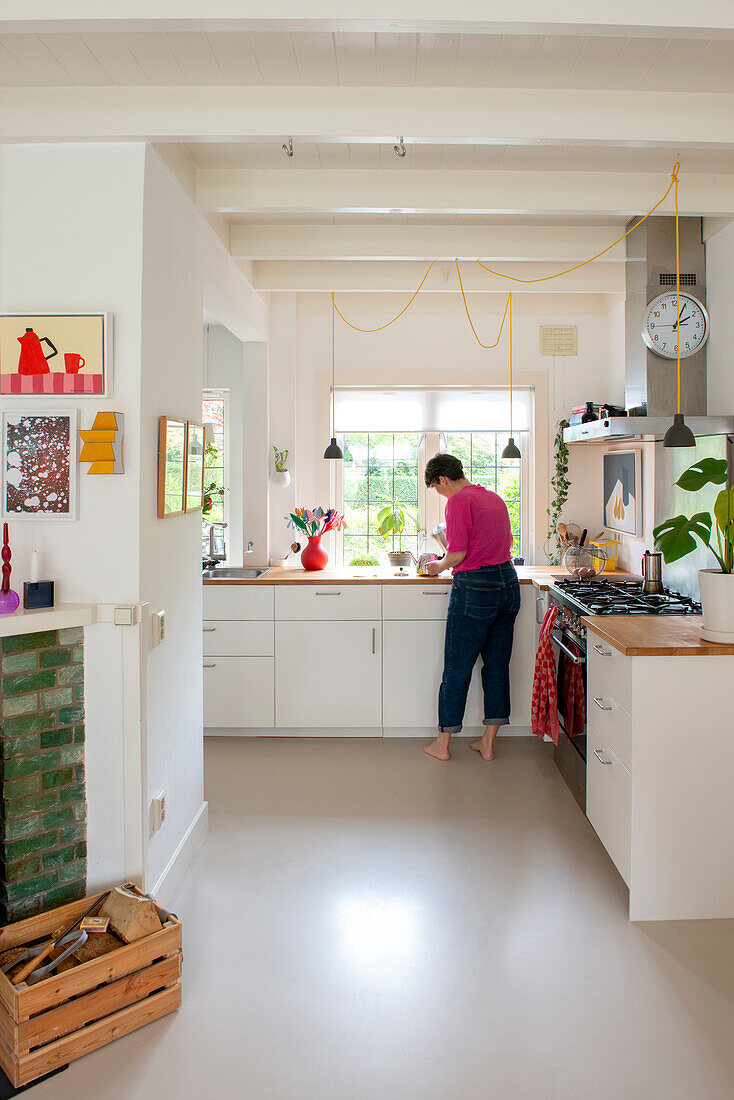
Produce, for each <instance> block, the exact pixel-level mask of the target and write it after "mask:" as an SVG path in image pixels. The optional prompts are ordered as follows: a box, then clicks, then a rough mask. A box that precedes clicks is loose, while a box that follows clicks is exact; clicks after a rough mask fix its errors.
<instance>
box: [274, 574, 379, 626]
mask: <svg viewBox="0 0 734 1100" xmlns="http://www.w3.org/2000/svg"><path fill="white" fill-rule="evenodd" d="M381 606H382V601H381V599H380V585H379V584H372V585H371V584H344V585H339V584H324V585H320V584H312V583H311V582H307V583H305V584H300V585H296V584H293V585H291V584H287V585H286V584H284V585H279V586H278V587H277V588H276V591H275V617H276V619H278V620H280V621H287V620H289V619H295V620H298V619H307V620H315V619H323V620H332V619H379V618H381Z"/></svg>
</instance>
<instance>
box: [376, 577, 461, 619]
mask: <svg viewBox="0 0 734 1100" xmlns="http://www.w3.org/2000/svg"><path fill="white" fill-rule="evenodd" d="M450 596H451V584H450V583H446V584H427V585H416V584H410V586H408V585H405V586H402V585H399V584H386V585H384V586H383V589H382V617H383V619H385V620H388V619H397V620H404V619H441V621H442V622H446V612H447V610H448V606H449V598H450Z"/></svg>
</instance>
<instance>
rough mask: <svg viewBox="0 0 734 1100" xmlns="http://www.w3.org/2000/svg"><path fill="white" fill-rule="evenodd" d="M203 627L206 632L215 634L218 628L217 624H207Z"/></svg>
mask: <svg viewBox="0 0 734 1100" xmlns="http://www.w3.org/2000/svg"><path fill="white" fill-rule="evenodd" d="M202 629H203V631H204V633H205V634H213V633H214V632H215V630H216V629H217V628H216V627H215V626H205V627H203V628H202Z"/></svg>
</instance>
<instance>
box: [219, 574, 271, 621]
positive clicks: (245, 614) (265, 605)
mask: <svg viewBox="0 0 734 1100" xmlns="http://www.w3.org/2000/svg"><path fill="white" fill-rule="evenodd" d="M274 604H275V597H274V594H273V585H272V584H270V585H266V584H263V583H262V582H258V583H256V584H255V583H249V584H226V583H225V582H224V581H216V582H215V583H214V584H205V585H204V618H205V619H249V620H252V619H272V618H273V609H274Z"/></svg>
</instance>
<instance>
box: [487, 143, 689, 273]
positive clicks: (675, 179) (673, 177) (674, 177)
mask: <svg viewBox="0 0 734 1100" xmlns="http://www.w3.org/2000/svg"><path fill="white" fill-rule="evenodd" d="M679 168H680V161H678V162H677V163H676V165H675V167H674V169H673V173H672V175H671V177H670V186H669V187H668V190H667V191H666V192H665V194H664V195H663V197H662V198H661V199H660V201H659V202H656V203H655V205H654V206H653V208H652V210H648V212H647V214H645V216H644V218H640V220H639V221H638V222H635V224H634V225H633V226H632V227H631V228H630V229H628V230H627V232H626V233H623V234H622V236H621V237H619V238H618V239H617V240H616V241H612V243H611V244H610V245H609V247H608V248H605V249H604V250H603V251H602V252H597V254H596V256H592V257H591V259H589V260H584V261H583V262H582V263H580V264H576V265H575V266H574V267H567V268H566V270H565V271H557V272H556V273H555V275H543V276H541V277H540V278H539V279H520V278H518V277H517V276H516V275H505V274H504V273H503V272H502V271H494V270H493V269H492V268H491V267H487V265H486V264H483V263H482V261H481V260H477V261H476V262H477V263H478V264H479V266H480V267H482V268H484V270H485V271H488V272H489V274H490V275H496V276H497V278H498V279H509V280H510V281H511V282H513V283H526V284H527V283H549V282H550V281H551V279H559V278H560V277H561V275H570V274H571V272H572V271H578V270H579V268H580V267H586V265H587V264H593V262H594V260H598V259H599V257H600V256H605V255H606V254H607V252H610V251H611V250H612V249H613V248H614V246H615V245H617V244H620V243H621V242H622V241H623V240H625V239H626V238H627V237H629V235H630V233H633V232H634V231H635V229H637V226H638V225H642V223H643V222H644V221H647V219H648V218H649V217H650V216H651V215H652V214H654V213H655V211H656V210H657V208H658V207H659V206H662V204H663V203H664V202H665V200H666V199H667V197H668V195H669V194H670V191H671V188H673V186H674V185H675V188H676V193H677V185H678V169H679Z"/></svg>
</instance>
